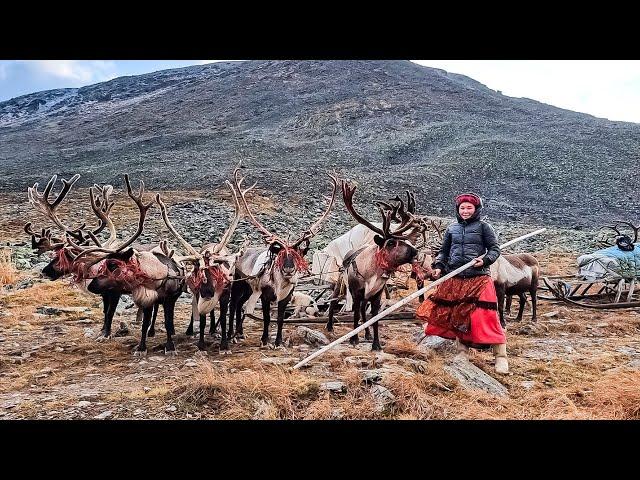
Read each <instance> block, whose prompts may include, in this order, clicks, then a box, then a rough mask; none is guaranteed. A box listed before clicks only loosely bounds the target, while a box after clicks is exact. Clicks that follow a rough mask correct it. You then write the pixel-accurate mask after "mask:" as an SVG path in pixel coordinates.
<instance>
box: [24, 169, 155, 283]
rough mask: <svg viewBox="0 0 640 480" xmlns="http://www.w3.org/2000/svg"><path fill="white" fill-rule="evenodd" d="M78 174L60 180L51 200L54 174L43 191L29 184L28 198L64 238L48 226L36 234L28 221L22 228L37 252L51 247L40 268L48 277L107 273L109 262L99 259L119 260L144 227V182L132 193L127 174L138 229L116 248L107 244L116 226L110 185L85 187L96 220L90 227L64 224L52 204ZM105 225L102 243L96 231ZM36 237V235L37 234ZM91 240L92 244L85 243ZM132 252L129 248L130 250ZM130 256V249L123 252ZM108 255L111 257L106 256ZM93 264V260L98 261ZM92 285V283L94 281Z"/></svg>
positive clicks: (109, 243)
mask: <svg viewBox="0 0 640 480" xmlns="http://www.w3.org/2000/svg"><path fill="white" fill-rule="evenodd" d="M78 178H79V175H76V176H74V177H73V178H72V179H71V181H69V182H67V181H66V180H63V185H64V187H63V189H62V192H61V193H60V195H58V197H57V198H56V199H55V200H54V201H53V202H49V200H48V197H49V193H50V192H51V189H52V187H53V184H54V183H55V179H56V176H55V175H54V176H53V178H52V179H51V180H50V181H49V183H48V184H47V187H46V188H45V190H44V193H42V194H40V193H39V192H38V190H37V187H38V184H37V183H36V184H35V185H34V186H33V187H31V188H29V201H30V202H31V203H32V204H33V205H34V206H36V208H38V210H40V211H41V212H42V213H44V214H45V215H46V216H47V217H49V218H50V219H51V220H52V221H53V222H54V223H55V224H56V226H58V228H60V229H61V230H63V232H64V235H65V238H64V239H62V238H57V237H53V236H52V235H51V233H50V231H49V230H44V229H43V231H42V233H41V234H40V235H38V234H36V233H35V232H33V230H32V229H31V224H30V223H28V224H27V225H25V231H26V232H27V233H29V234H31V235H32V246H33V247H34V249H36V250H37V251H38V252H39V253H40V252H42V251H47V250H49V251H53V252H54V258H53V260H52V261H51V262H50V263H49V265H47V266H46V267H45V268H44V269H43V274H44V275H46V276H47V277H49V278H50V279H52V280H55V279H57V278H60V277H61V276H63V275H66V274H69V273H72V274H74V276H75V279H74V280H75V281H80V280H83V279H85V278H86V277H87V276H88V274H89V271H91V272H92V274H95V273H96V272H97V271H99V272H101V273H108V272H109V271H111V270H110V268H109V267H113V265H110V264H108V262H103V261H105V260H107V259H109V258H113V259H115V260H119V258H118V256H117V254H118V253H119V252H121V251H122V250H124V249H126V248H127V247H128V246H129V245H131V244H132V243H133V242H134V241H135V240H136V239H137V238H138V237H139V236H140V234H141V233H142V229H143V227H144V220H145V217H146V213H147V210H148V209H149V208H150V207H151V205H152V204H148V205H144V204H143V203H142V195H143V193H144V183H143V182H142V181H141V182H140V191H139V194H138V196H134V195H133V192H132V190H131V184H130V183H129V176H128V175H125V183H126V185H127V192H128V194H129V196H130V197H131V198H132V199H133V200H134V202H135V203H136V204H137V205H138V208H139V209H140V219H139V222H138V230H137V231H136V233H135V234H134V235H133V236H132V237H130V238H129V239H128V240H127V241H125V242H123V243H121V244H120V245H117V248H107V247H111V246H112V245H113V244H115V243H116V241H117V239H116V230H115V227H114V226H113V223H112V222H111V219H110V218H109V215H110V212H111V208H112V207H113V202H112V201H111V199H110V195H111V193H112V191H113V187H111V186H110V185H106V186H105V187H99V186H97V185H94V186H93V187H91V188H90V189H89V193H90V199H91V207H92V209H93V211H94V213H95V214H96V216H97V217H98V218H99V220H100V224H99V225H98V227H97V228H96V229H94V230H85V224H83V225H82V226H81V227H79V228H77V229H75V230H72V229H70V228H68V227H67V226H65V225H64V224H63V223H62V221H60V219H59V218H58V217H57V215H56V212H55V210H56V208H57V206H58V205H59V204H60V202H61V201H62V199H63V198H64V196H66V194H67V193H68V191H69V189H70V188H71V186H72V185H73V184H74V183H75V182H76V181H77V179H78ZM107 226H108V227H109V232H110V237H109V239H108V240H107V241H106V242H105V243H104V244H102V243H101V242H100V241H99V240H98V238H97V237H96V235H97V234H98V233H100V231H102V230H103V229H104V228H105V227H107ZM38 236H39V237H40V238H39V239H36V238H37V237H38ZM89 242H93V244H94V245H95V246H94V245H91V244H89ZM132 252H133V251H132ZM123 255H125V256H127V255H128V256H129V257H130V253H128V252H127V253H125V254H123ZM110 256H111V257H110ZM101 262H102V264H101V265H98V266H96V264H98V263H101ZM94 285H95V284H94Z"/></svg>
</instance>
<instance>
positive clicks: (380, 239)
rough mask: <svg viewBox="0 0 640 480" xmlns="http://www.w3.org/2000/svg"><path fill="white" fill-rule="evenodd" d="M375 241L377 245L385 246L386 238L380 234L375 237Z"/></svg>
mask: <svg viewBox="0 0 640 480" xmlns="http://www.w3.org/2000/svg"><path fill="white" fill-rule="evenodd" d="M373 241H374V242H376V245H378V246H379V247H383V246H384V238H383V237H381V236H380V235H376V236H375V237H373Z"/></svg>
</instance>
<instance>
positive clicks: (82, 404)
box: [76, 400, 91, 408]
mask: <svg viewBox="0 0 640 480" xmlns="http://www.w3.org/2000/svg"><path fill="white" fill-rule="evenodd" d="M89 405H91V402H90V401H88V400H81V401H79V402H78V403H76V407H79V408H84V407H88V406H89Z"/></svg>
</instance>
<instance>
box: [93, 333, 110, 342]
mask: <svg viewBox="0 0 640 480" xmlns="http://www.w3.org/2000/svg"><path fill="white" fill-rule="evenodd" d="M107 340H111V334H109V335H105V334H104V333H101V334H100V335H98V336H97V337H96V342H99V343H102V342H106V341H107Z"/></svg>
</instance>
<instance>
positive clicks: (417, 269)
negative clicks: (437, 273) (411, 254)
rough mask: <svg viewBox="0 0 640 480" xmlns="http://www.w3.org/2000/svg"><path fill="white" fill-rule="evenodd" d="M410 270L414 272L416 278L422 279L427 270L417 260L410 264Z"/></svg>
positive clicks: (425, 276)
mask: <svg viewBox="0 0 640 480" xmlns="http://www.w3.org/2000/svg"><path fill="white" fill-rule="evenodd" d="M411 271H412V272H413V273H415V275H416V278H417V279H419V280H424V279H425V278H427V276H428V275H427V270H426V269H425V268H424V267H423V266H422V265H420V264H419V263H418V262H415V263H414V264H413V265H412V266H411Z"/></svg>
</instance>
